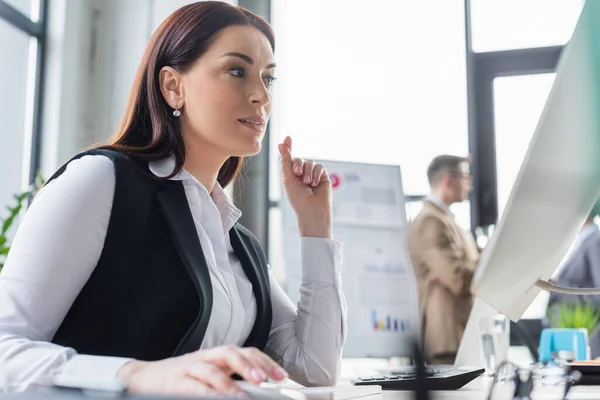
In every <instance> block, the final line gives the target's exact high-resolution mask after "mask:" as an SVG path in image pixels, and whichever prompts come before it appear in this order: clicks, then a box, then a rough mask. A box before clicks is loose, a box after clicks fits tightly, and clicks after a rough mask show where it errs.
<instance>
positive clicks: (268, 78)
mask: <svg viewBox="0 0 600 400" xmlns="http://www.w3.org/2000/svg"><path fill="white" fill-rule="evenodd" d="M263 80H264V81H265V84H266V85H267V86H273V84H274V83H275V81H276V80H277V78H275V77H274V76H265V77H264V78H263Z"/></svg>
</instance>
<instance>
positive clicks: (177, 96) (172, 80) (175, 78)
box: [158, 67, 183, 109]
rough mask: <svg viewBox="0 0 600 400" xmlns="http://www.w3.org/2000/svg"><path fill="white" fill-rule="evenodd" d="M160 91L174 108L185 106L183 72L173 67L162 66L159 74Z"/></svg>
mask: <svg viewBox="0 0 600 400" xmlns="http://www.w3.org/2000/svg"><path fill="white" fill-rule="evenodd" d="M158 83H159V85H160V91H161V93H162V95H163V97H164V99H165V101H166V102H167V104H168V105H169V106H171V108H173V109H179V108H182V107H183V84H182V79H181V74H180V73H179V72H177V71H176V70H175V68H173V67H162V68H161V69H160V72H159V74H158Z"/></svg>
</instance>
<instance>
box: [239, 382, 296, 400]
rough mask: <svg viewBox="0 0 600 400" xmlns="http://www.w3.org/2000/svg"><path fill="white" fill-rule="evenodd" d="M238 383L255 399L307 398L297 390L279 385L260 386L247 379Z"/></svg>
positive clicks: (293, 399)
mask: <svg viewBox="0 0 600 400" xmlns="http://www.w3.org/2000/svg"><path fill="white" fill-rule="evenodd" d="M236 383H237V385H238V386H239V388H240V389H241V390H242V392H243V393H244V394H246V395H248V397H250V398H253V399H269V400H307V398H306V396H305V395H303V394H302V393H300V392H298V391H297V390H293V389H287V388H282V387H277V385H269V386H268V387H267V386H266V385H262V386H259V385H255V384H253V383H250V382H247V381H238V382H236Z"/></svg>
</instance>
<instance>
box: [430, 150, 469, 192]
mask: <svg viewBox="0 0 600 400" xmlns="http://www.w3.org/2000/svg"><path fill="white" fill-rule="evenodd" d="M465 162H466V163H470V162H471V159H470V158H469V157H459V156H451V155H448V154H443V155H441V156H437V157H436V158H434V159H433V160H432V161H431V163H430V164H429V167H427V179H428V180H429V185H430V186H434V185H435V184H437V183H438V182H439V180H440V179H441V177H442V176H443V175H444V173H446V172H450V173H453V172H458V170H459V165H460V164H462V163H465Z"/></svg>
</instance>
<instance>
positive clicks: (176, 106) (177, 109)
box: [173, 104, 181, 117]
mask: <svg viewBox="0 0 600 400" xmlns="http://www.w3.org/2000/svg"><path fill="white" fill-rule="evenodd" d="M180 115H181V111H179V107H178V105H177V104H175V110H173V116H175V117H179V116H180Z"/></svg>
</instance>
